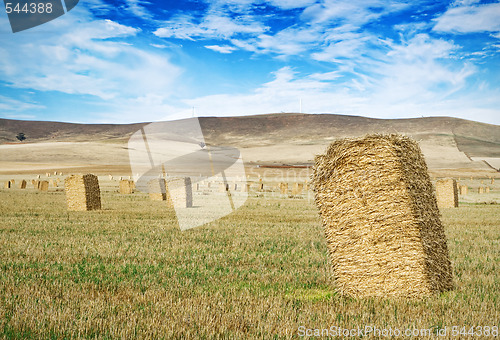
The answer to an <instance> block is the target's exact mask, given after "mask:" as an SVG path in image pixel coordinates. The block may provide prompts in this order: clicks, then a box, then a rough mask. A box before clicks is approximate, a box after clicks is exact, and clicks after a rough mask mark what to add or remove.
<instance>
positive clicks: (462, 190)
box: [460, 185, 469, 196]
mask: <svg viewBox="0 0 500 340" xmlns="http://www.w3.org/2000/svg"><path fill="white" fill-rule="evenodd" d="M468 193H469V187H468V186H467V185H461V186H460V195H462V196H463V195H467V194H468Z"/></svg>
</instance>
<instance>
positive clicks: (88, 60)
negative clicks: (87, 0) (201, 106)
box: [0, 6, 181, 100]
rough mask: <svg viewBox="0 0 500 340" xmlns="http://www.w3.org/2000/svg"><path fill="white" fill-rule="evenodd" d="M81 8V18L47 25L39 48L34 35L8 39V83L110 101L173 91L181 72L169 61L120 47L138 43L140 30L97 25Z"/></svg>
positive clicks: (0, 62)
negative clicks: (121, 39)
mask: <svg viewBox="0 0 500 340" xmlns="http://www.w3.org/2000/svg"><path fill="white" fill-rule="evenodd" d="M81 7H82V8H80V6H77V7H76V8H75V10H74V11H76V10H77V8H79V11H80V12H79V13H80V16H78V15H77V16H75V15H72V16H69V15H67V16H64V17H61V18H60V20H59V19H58V20H54V21H53V22H54V24H52V23H53V22H50V23H48V24H45V25H43V26H49V27H45V28H44V29H45V30H47V31H46V32H47V33H45V34H43V35H40V36H37V40H36V42H35V41H33V40H32V39H33V35H31V34H19V35H18V34H16V36H15V37H11V38H7V39H4V41H3V44H2V46H0V56H1V57H2V58H1V59H0V75H1V77H2V80H3V81H4V82H6V83H8V84H10V85H11V86H13V87H17V88H31V89H34V90H39V91H58V92H62V93H68V94H82V95H92V96H97V97H99V98H101V99H105V100H110V99H116V100H119V99H118V98H119V97H123V96H127V97H136V96H137V97H138V96H141V95H144V94H147V93H164V92H168V90H169V89H171V88H172V86H173V83H174V81H175V78H176V77H177V76H178V75H179V74H180V72H181V70H180V69H179V68H178V67H176V66H174V65H173V64H171V63H170V62H169V61H168V55H166V54H165V53H163V54H156V53H152V52H149V51H146V50H142V49H139V48H137V47H134V46H133V45H131V44H130V42H127V43H123V42H121V41H116V39H120V38H133V37H134V36H135V35H136V34H137V33H138V31H139V30H138V29H136V28H133V27H129V26H125V25H121V24H118V23H116V22H113V21H110V20H92V19H91V18H89V17H87V16H88V12H85V7H84V6H81ZM82 11H83V12H84V13H83V14H82ZM72 12H73V11H72ZM75 21H76V22H75ZM51 24H52V25H54V27H52V31H51V28H50V25H51ZM54 28H56V29H54ZM51 32H52V33H51ZM61 32H64V33H62V34H61Z"/></svg>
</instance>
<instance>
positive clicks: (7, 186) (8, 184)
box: [3, 181, 10, 189]
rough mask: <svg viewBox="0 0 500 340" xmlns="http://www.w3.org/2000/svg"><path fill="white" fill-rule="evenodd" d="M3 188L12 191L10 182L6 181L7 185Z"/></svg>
mask: <svg viewBox="0 0 500 340" xmlns="http://www.w3.org/2000/svg"><path fill="white" fill-rule="evenodd" d="M3 188H4V189H10V181H5V183H4V185H3Z"/></svg>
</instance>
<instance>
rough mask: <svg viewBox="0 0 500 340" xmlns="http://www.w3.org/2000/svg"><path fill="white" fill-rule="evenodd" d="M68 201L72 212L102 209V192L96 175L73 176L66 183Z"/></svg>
mask: <svg viewBox="0 0 500 340" xmlns="http://www.w3.org/2000/svg"><path fill="white" fill-rule="evenodd" d="M64 190H65V191H66V201H67V204H68V210H70V211H87V210H100V209H101V190H100V188H99V179H98V178H97V176H96V175H92V174H87V175H71V176H69V177H67V178H66V179H65V181H64Z"/></svg>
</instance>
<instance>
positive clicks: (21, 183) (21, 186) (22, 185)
mask: <svg viewBox="0 0 500 340" xmlns="http://www.w3.org/2000/svg"><path fill="white" fill-rule="evenodd" d="M19 189H26V181H25V180H24V179H23V180H22V181H21V182H19Z"/></svg>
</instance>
